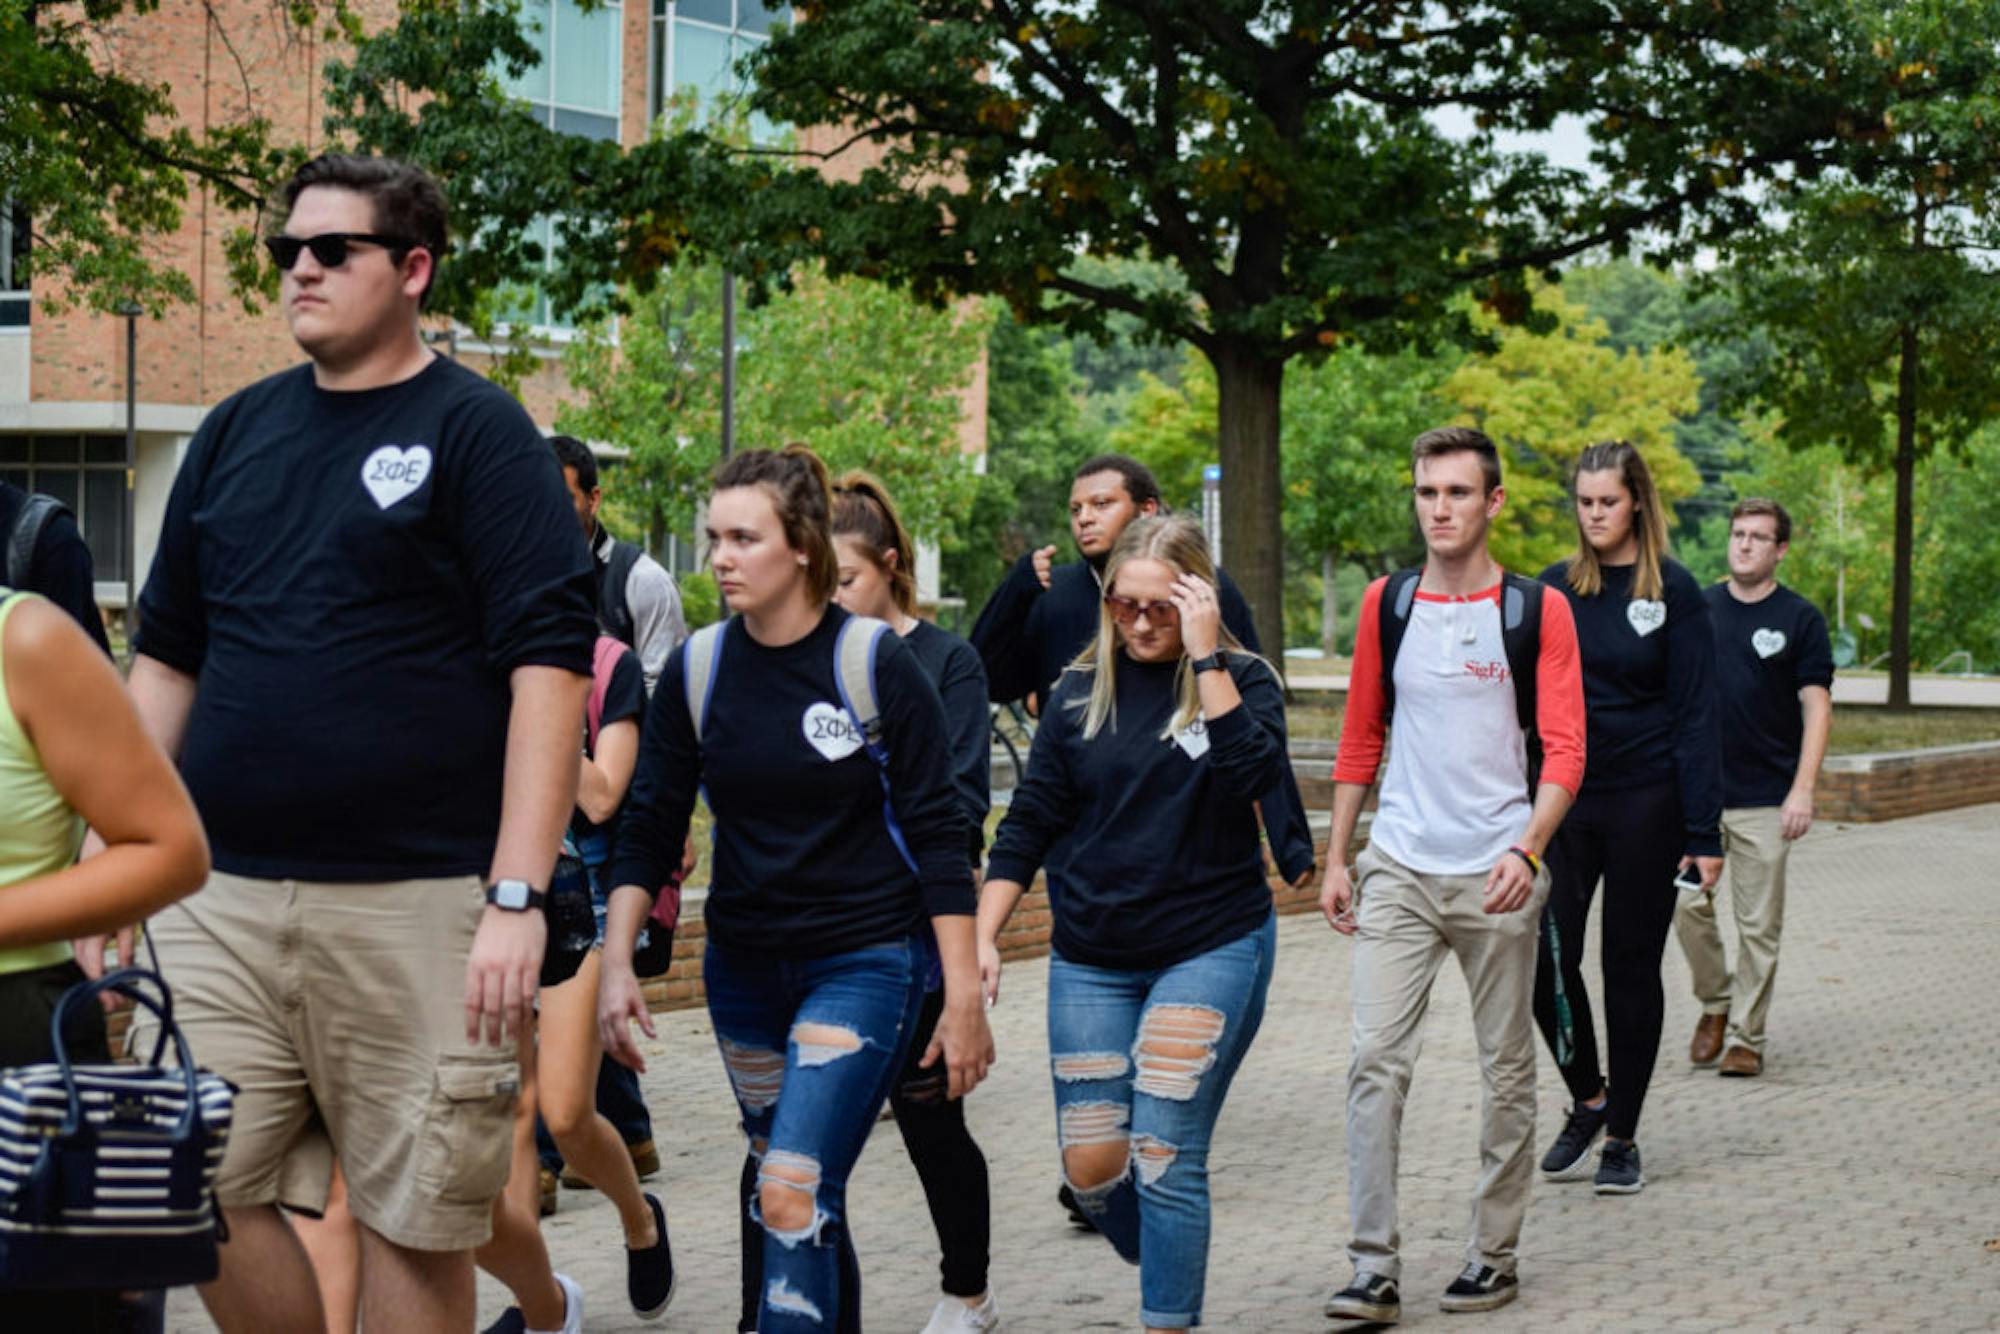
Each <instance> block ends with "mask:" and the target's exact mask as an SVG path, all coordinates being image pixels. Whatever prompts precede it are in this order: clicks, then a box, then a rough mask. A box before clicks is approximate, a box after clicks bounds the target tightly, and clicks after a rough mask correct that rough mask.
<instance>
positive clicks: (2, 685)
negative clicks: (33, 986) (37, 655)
mask: <svg viewBox="0 0 2000 1334" xmlns="http://www.w3.org/2000/svg"><path fill="white" fill-rule="evenodd" d="M32 596H34V595H33V594H31V593H13V592H8V591H7V590H5V589H0V599H3V600H0V694H5V707H0V894H5V893H6V892H7V887H8V886H9V885H18V884H20V883H21V882H22V881H24V880H32V879H33V878H34V877H36V876H38V875H47V874H49V873H50V872H52V871H60V870H61V869H62V868H63V867H65V866H67V865H69V863H70V861H71V859H73V858H74V857H75V856H76V850H77V848H78V846H79V845H80V844H81V843H82V842H83V818H82V817H81V816H79V815H78V814H77V813H76V812H75V811H73V810H71V809H70V805H69V803H68V802H66V801H64V800H63V799H62V794H61V793H59V792H57V791H56V789H55V784H53V783H51V782H49V776H48V774H47V773H45V772H44V771H43V769H42V757H41V755H40V754H39V753H37V752H36V750H35V747H34V743H33V742H31V741H29V740H28V734H27V733H25V732H23V731H22V730H21V722H20V719H18V718H17V717H15V716H14V700H13V696H12V694H11V693H7V692H6V680H7V673H6V660H5V656H4V654H5V648H4V644H5V633H6V628H7V618H8V617H9V616H11V615H13V613H14V608H16V607H18V606H20V605H21V603H22V602H24V601H26V600H27V599H28V598H30V597H32ZM69 957H70V948H69V942H68V941H61V940H59V941H54V942H52V943H50V944H47V945H22V946H18V947H15V948H11V949H6V948H0V974H5V973H19V972H23V971H25V970H27V969H30V968H41V967H44V966H46V965H48V964H52V963H61V962H63V961H64V960H65V959H67V958H69Z"/></svg>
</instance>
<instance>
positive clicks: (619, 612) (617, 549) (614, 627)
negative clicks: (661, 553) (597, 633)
mask: <svg viewBox="0 0 2000 1334" xmlns="http://www.w3.org/2000/svg"><path fill="white" fill-rule="evenodd" d="M641 554H642V553H641V552H640V550H639V548H638V547H636V546H634V545H632V543H630V542H621V541H618V540H616V539H613V541H612V543H611V559H610V560H609V561H606V562H605V565H604V591H603V593H602V594H601V595H600V596H599V598H598V601H599V602H600V603H601V604H602V605H601V606H599V607H598V609H597V619H598V620H600V621H602V622H603V623H604V629H605V632H606V633H607V634H609V635H610V636H611V637H612V638H613V639H616V640H618V641H619V642H621V643H623V644H624V645H625V647H627V648H631V649H636V648H638V647H639V645H638V638H637V637H638V629H637V627H636V626H635V625H634V624H633V622H632V606H631V604H630V603H628V602H627V601H626V600H625V586H626V585H627V584H629V583H630V582H631V581H632V567H633V566H635V565H637V564H638V563H639V557H640V555H641Z"/></svg>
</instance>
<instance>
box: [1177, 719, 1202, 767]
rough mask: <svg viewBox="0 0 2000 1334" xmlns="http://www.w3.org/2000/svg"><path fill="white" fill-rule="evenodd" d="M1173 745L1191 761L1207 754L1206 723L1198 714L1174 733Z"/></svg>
mask: <svg viewBox="0 0 2000 1334" xmlns="http://www.w3.org/2000/svg"><path fill="white" fill-rule="evenodd" d="M1174 744H1175V745H1176V746H1179V747H1180V748H1181V749H1182V750H1184V751H1186V752H1187V757H1188V758H1189V759H1191V760H1198V759H1200V758H1201V757H1202V756H1204V755H1206V754H1208V722H1207V720H1206V719H1204V718H1203V717H1202V716H1201V715H1200V714H1196V715H1195V716H1194V719H1193V720H1192V721H1191V722H1189V723H1188V725H1187V726H1186V727H1183V728H1182V729H1181V730H1180V731H1178V732H1176V733H1174Z"/></svg>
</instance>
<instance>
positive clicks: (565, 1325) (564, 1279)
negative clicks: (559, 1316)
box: [527, 1274, 583, 1334]
mask: <svg viewBox="0 0 2000 1334" xmlns="http://www.w3.org/2000/svg"><path fill="white" fill-rule="evenodd" d="M556 1286H557V1287H559V1288H561V1289H562V1294H563V1322H562V1328H561V1329H551V1330H535V1329H531V1330H529V1331H527V1334H583V1289H582V1288H580V1287H578V1286H577V1285H576V1280H575V1279H573V1278H571V1277H570V1276H569V1275H568V1274H557V1275H556Z"/></svg>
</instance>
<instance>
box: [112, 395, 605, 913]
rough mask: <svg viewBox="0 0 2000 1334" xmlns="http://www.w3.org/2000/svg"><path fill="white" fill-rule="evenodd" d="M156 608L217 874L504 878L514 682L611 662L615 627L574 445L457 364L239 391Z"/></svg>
mask: <svg viewBox="0 0 2000 1334" xmlns="http://www.w3.org/2000/svg"><path fill="white" fill-rule="evenodd" d="M139 611H140V617H139V636H138V642H137V650H138V652H140V653H143V654H145V655H147V656H148V657H151V658H154V659H157V660H158V661H160V662H162V663H165V664H166V665H167V666H168V667H171V668H174V669H175V670H176V671H180V672H183V673H186V674H187V675H189V676H192V677H194V678H195V697H194V707H193V710H192V712H191V713H190V714H189V716H188V724H187V737H186V741H185V743H184V745H183V746H182V748H181V773H182V775H183V776H184V777H185V778H186V780H187V785H188V790H189V791H190V792H191V793H192V794H193V796H194V801H195V806H196V808H197V809H198V810H199V811H200V812H201V818H202V823H203V824H204V825H205V826H206V828H207V830H208V837H209V842H210V843H211V844H212V845H213V847H214V850H215V864H216V866H217V867H219V868H220V869H222V870H225V871H229V872H232V873H234V874H237V875H245V876H255V877H259V878H265V879H287V878H293V877H296V878H298V879H302V880H329V881H337V882H352V881H372V880H402V879H408V878H411V877H417V876H447V875H466V874H473V875H483V874H485V872H486V870H487V868H488V866H489V865H490V864H491V861H492V857H493V840H494V838H495V837H496V835H497V833H498V831H499V826H500V797H501V785H502V778H503V775H504V770H505V767H506V758H507V756H506V751H507V727H508V716H509V711H510V709H511V707H512V702H513V696H512V689H511V684H510V674H511V673H512V671H513V670H514V669H515V668H517V667H527V666H545V667H555V668H560V669H563V670H566V671H571V672H575V673H577V674H579V675H583V676H588V675H589V674H590V651H591V644H592V642H593V641H594V639H595V637H596V626H595V622H594V618H593V617H592V615H591V583H590V553H589V552H588V551H586V550H585V549H584V544H583V534H582V533H580V532H579V531H578V530H577V525H576V512H575V510H573V509H572V508H571V507H570V503H569V496H568V495H567V493H566V492H565V491H564V490H563V482H562V474H561V473H560V472H559V471H558V469H557V467H556V463H555V456H554V455H552V454H551V453H550V452H549V447H548V443H547V442H546V441H545V440H544V439H543V438H542V434H541V432H540V431H538V430H536V429H535V424H534V422H533V421H531V420H530V419H529V417H528V414H527V413H526V412H525V411H523V410H522V408H521V405H520V404H519V403H517V402H515V401H514V400H513V398H511V397H510V396H509V395H508V394H507V393H506V391H504V390H502V389H501V388H500V387H499V386H497V385H495V384H493V383H492V382H491V381H489V380H486V379H483V378H481V377H480V376H478V375H475V374H474V373H472V372H471V371H469V370H466V369H465V368H464V367H463V366H460V365H458V364H457V363H456V362H452V361H448V360H445V359H443V358H439V359H437V360H435V361H433V362H432V363H431V364H430V365H428V366H427V367H425V368H424V369H423V370H422V371H419V372H418V373H417V374H416V375H414V376H411V377H410V378H409V379H407V380H404V381H402V382H400V383H397V384H390V385H382V386H379V387H377V388H372V389H361V390H352V391H332V390H326V389H322V388H320V387H319V386H318V385H317V384H316V383H315V382H314V380H313V372H312V368H311V367H310V366H299V367H295V368H294V369H292V370H288V371H283V372H281V373H279V374H277V375H273V376H271V377H269V378H268V379H265V380H262V381H259V382H258V383H257V384H254V385H252V386H250V387H249V388H248V389H244V390H242V391H240V392H238V393H236V394H233V395H231V396H230V397H229V398H227V399H225V400H224V401H223V402H222V403H220V404H218V405H217V406H216V408H215V410H214V411H212V412H210V413H209V414H208V416H207V417H206V418H204V419H203V421H202V424H201V428H200V429H199V430H198V431H196V432H195V436H194V439H193V441H192V442H190V444H189V445H188V451H187V458H186V459H185V461H183V463H182V464H181V469H180V472H179V473H178V474H177V475H176V476H175V478H174V487H173V492H172V494H171V495H170V496H169V497H168V499H167V511H166V516H165V518H164V519H162V521H161V524H160V543H159V548H158V550H157V551H156V552H155V554H154V557H153V570H152V573H151V575H150V576H149V577H148V578H147V580H146V588H145V591H144V593H142V594H141V595H140V598H139ZM581 722H582V720H581V719H580V718H579V719H578V723H579V724H581Z"/></svg>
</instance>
